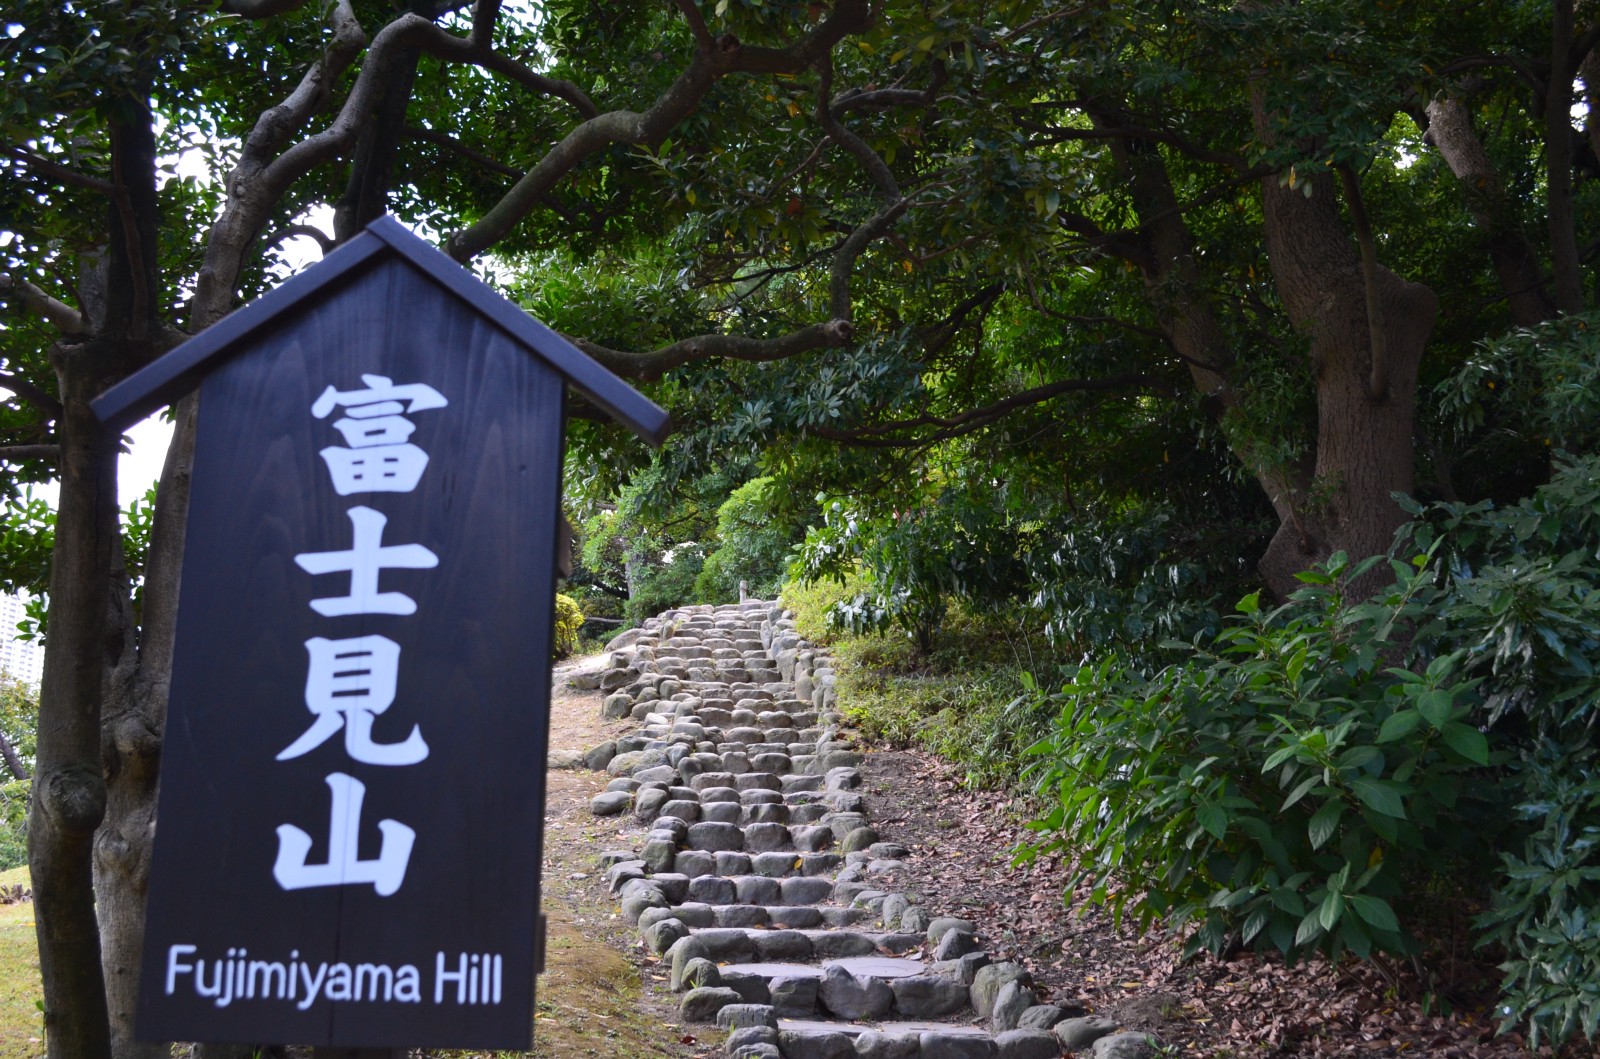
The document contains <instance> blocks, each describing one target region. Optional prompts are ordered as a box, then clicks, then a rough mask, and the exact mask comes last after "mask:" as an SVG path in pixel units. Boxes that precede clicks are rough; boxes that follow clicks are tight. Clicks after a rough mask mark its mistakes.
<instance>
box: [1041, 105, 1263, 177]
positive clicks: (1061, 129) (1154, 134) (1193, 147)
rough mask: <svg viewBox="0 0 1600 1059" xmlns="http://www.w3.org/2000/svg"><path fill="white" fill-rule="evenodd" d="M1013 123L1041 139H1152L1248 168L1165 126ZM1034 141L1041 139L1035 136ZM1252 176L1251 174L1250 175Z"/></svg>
mask: <svg viewBox="0 0 1600 1059" xmlns="http://www.w3.org/2000/svg"><path fill="white" fill-rule="evenodd" d="M1017 125H1018V126H1019V127H1020V128H1024V129H1027V130H1028V131H1029V132H1034V133H1038V134H1039V135H1040V136H1042V137H1044V139H1043V141H1042V142H1044V143H1061V142H1063V141H1066V140H1149V141H1151V142H1152V143H1164V144H1168V145H1169V146H1172V147H1176V148H1177V149H1178V150H1179V151H1181V152H1183V153H1184V154H1186V155H1188V156H1189V157H1190V158H1194V159H1196V160H1198V161H1201V162H1214V163H1215V164H1217V165H1225V166H1227V167H1228V168H1229V169H1232V170H1233V171H1234V172H1237V173H1244V172H1246V171H1248V170H1249V168H1250V163H1249V161H1248V160H1247V159H1246V158H1245V157H1244V156H1243V155H1239V154H1234V153H1233V152H1232V151H1218V150H1214V149H1213V148H1210V147H1204V146H1202V145H1200V144H1198V143H1195V142H1194V141H1193V140H1190V139H1187V138H1185V137H1183V136H1179V135H1178V134H1177V133H1175V132H1168V131H1167V130H1165V129H1153V128H1147V127H1145V126H1140V125H1124V126H1107V127H1098V128H1093V129H1073V128H1067V127H1065V126H1059V125H1045V124H1042V123H1040V122H1036V121H1028V120H1026V119H1019V120H1018V122H1017ZM1033 142H1034V143H1039V142H1041V141H1039V140H1035V141H1033ZM1251 179H1254V178H1251Z"/></svg>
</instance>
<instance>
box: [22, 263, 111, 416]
mask: <svg viewBox="0 0 1600 1059" xmlns="http://www.w3.org/2000/svg"><path fill="white" fill-rule="evenodd" d="M0 290H9V291H15V292H16V293H17V295H18V297H19V298H20V299H21V301H22V304H23V305H24V306H26V307H27V308H28V309H29V310H31V311H32V312H35V313H37V314H39V316H41V317H43V318H44V319H45V320H47V321H49V323H50V324H51V325H52V326H53V327H54V328H55V329H56V330H57V331H60V332H61V333H62V334H64V335H81V334H83V332H84V331H86V330H88V326H89V325H88V324H87V322H85V320H84V319H83V314H82V313H80V312H78V310H76V309H74V308H73V307H72V306H70V305H68V304H67V303H66V302H64V301H61V300H59V299H57V298H52V297H51V296H50V295H49V294H46V293H45V292H44V291H43V290H41V289H40V288H38V287H35V286H34V285H33V284H32V283H29V282H28V281H27V280H25V279H17V278H16V277H14V276H8V275H6V274H4V273H0ZM57 410H58V411H59V407H58V409H57Z"/></svg>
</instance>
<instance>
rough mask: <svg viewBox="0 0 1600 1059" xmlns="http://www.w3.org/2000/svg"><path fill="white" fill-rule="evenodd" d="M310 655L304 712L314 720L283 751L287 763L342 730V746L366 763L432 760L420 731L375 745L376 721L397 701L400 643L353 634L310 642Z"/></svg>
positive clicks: (316, 637) (307, 648)
mask: <svg viewBox="0 0 1600 1059" xmlns="http://www.w3.org/2000/svg"><path fill="white" fill-rule="evenodd" d="M306 651H307V652H308V653H309V654H310V656H311V663H310V667H309V668H308V669H307V671H306V708H307V709H309V710H310V711H311V712H312V713H313V714H314V715H315V716H316V718H317V719H316V721H314V722H313V723H312V725H311V727H310V728H307V729H306V731H305V734H303V735H302V736H301V737H300V738H299V739H296V740H295V741H294V742H293V743H291V744H290V745H289V747H288V748H287V749H285V750H284V751H283V752H282V753H280V754H279V755H278V760H279V761H288V760H289V759H290V758H297V757H299V756H300V755H301V754H306V753H310V752H311V751H313V750H315V749H316V748H317V747H319V746H321V745H322V744H323V743H325V742H327V741H328V739H329V738H331V737H332V736H333V735H334V734H335V733H336V732H338V731H339V729H340V728H343V729H344V748H345V752H346V753H348V754H349V755H350V756H351V757H352V758H353V759H355V760H356V761H359V762H361V763H362V764H364V765H415V764H416V763H417V762H419V761H421V760H423V759H424V758H426V757H427V756H428V744H427V743H426V742H424V741H423V738H422V730H421V729H420V728H419V727H418V726H416V725H412V727H411V734H410V735H409V736H407V737H406V738H405V739H404V740H403V741H401V742H399V743H375V742H373V741H372V719H373V718H374V717H376V716H377V715H378V714H380V713H382V712H383V711H385V710H387V709H388V708H389V707H390V705H391V704H393V702H394V692H395V683H396V677H397V676H398V674H399V670H400V645H399V644H397V643H395V642H394V641H393V640H391V639H389V638H388V637H387V636H350V637H346V638H344V639H342V640H330V639H328V638H327V637H324V636H314V637H312V638H311V639H309V640H307V641H306Z"/></svg>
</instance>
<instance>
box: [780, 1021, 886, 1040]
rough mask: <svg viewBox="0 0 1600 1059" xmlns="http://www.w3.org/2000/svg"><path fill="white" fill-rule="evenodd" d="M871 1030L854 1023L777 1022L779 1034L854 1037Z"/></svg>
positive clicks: (869, 1027)
mask: <svg viewBox="0 0 1600 1059" xmlns="http://www.w3.org/2000/svg"><path fill="white" fill-rule="evenodd" d="M871 1028H872V1027H871V1026H862V1025H858V1024H857V1023H854V1022H821V1021H818V1020H817V1019H779V1020H778V1032H779V1033H844V1034H848V1035H849V1036H851V1037H854V1036H856V1035H857V1034H861V1033H865V1032H866V1031H867V1030H870V1029H871Z"/></svg>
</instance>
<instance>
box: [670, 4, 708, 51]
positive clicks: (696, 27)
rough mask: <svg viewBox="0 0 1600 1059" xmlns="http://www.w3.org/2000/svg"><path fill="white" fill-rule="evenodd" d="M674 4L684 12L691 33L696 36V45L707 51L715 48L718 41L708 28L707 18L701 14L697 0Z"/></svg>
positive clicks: (684, 18)
mask: <svg viewBox="0 0 1600 1059" xmlns="http://www.w3.org/2000/svg"><path fill="white" fill-rule="evenodd" d="M673 3H675V4H676V5H677V7H678V10H679V11H682V12H683V20H684V21H685V22H687V23H689V32H690V33H692V34H694V41H695V44H697V45H698V46H699V47H701V48H704V49H706V50H707V51H709V50H711V49H712V48H715V47H716V46H717V45H716V41H715V40H714V39H713V38H712V36H711V30H710V29H709V28H707V26H706V19H705V16H704V15H702V14H701V13H700V5H699V4H698V3H696V2H695V0H673Z"/></svg>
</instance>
